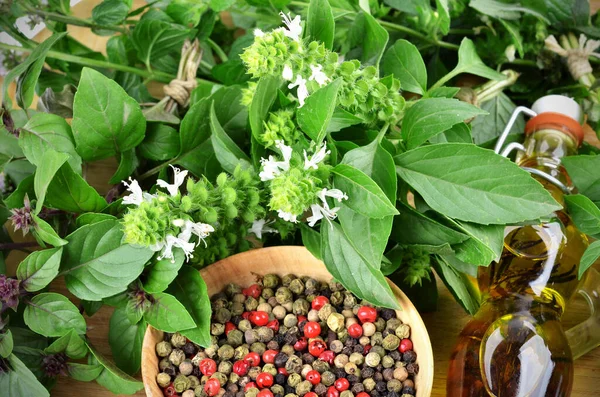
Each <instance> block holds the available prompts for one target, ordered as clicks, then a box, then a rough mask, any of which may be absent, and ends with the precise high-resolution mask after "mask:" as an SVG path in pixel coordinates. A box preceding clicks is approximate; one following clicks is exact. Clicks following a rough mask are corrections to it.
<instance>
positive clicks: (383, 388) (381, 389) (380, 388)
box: [375, 381, 387, 393]
mask: <svg viewBox="0 0 600 397" xmlns="http://www.w3.org/2000/svg"><path fill="white" fill-rule="evenodd" d="M375 390H377V391H378V392H380V393H383V392H386V391H387V383H385V382H384V381H380V382H377V384H376V385H375Z"/></svg>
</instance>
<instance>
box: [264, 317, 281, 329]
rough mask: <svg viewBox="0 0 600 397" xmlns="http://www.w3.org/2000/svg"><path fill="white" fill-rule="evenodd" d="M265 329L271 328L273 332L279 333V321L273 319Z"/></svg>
mask: <svg viewBox="0 0 600 397" xmlns="http://www.w3.org/2000/svg"><path fill="white" fill-rule="evenodd" d="M267 328H271V329H272V330H273V332H278V331H279V320H277V319H275V320H273V321H270V322H269V323H268V324H267Z"/></svg>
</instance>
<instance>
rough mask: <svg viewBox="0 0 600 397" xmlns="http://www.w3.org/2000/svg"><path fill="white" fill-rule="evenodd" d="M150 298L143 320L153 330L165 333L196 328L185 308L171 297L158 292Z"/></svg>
mask: <svg viewBox="0 0 600 397" xmlns="http://www.w3.org/2000/svg"><path fill="white" fill-rule="evenodd" d="M186 282H187V280H186ZM152 298H153V302H152V305H151V306H150V308H149V309H148V310H146V312H145V313H144V320H146V321H147V322H148V324H150V325H151V326H153V327H154V328H156V329H159V330H161V331H165V332H177V331H183V330H187V329H190V328H194V327H195V326H196V323H195V322H194V319H193V318H192V316H191V315H190V313H189V312H188V311H187V310H186V308H185V306H183V304H182V303H181V302H179V301H178V300H177V298H175V297H174V296H173V295H169V294H166V293H164V292H159V293H157V294H153V295H152ZM209 319H210V318H209Z"/></svg>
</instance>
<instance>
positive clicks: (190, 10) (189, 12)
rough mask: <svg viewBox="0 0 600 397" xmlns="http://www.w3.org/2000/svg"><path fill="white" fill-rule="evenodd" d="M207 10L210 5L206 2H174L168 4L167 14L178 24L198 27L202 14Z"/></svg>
mask: <svg viewBox="0 0 600 397" xmlns="http://www.w3.org/2000/svg"><path fill="white" fill-rule="evenodd" d="M214 2H215V0H212V3H214ZM212 3H211V4H212ZM207 9H208V5H207V4H206V3H204V2H199V1H195V0H172V1H170V2H169V3H168V5H167V8H166V9H165V12H166V13H167V15H169V16H170V17H171V18H173V20H175V22H177V23H178V24H180V25H183V26H189V27H194V26H196V25H198V23H199V22H200V18H201V17H202V14H203V13H204V12H205V11H206V10H207Z"/></svg>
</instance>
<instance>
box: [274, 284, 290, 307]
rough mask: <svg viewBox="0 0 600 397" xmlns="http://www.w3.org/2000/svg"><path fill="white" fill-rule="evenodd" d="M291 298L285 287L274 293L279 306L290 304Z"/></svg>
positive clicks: (288, 290)
mask: <svg viewBox="0 0 600 397" xmlns="http://www.w3.org/2000/svg"><path fill="white" fill-rule="evenodd" d="M293 298H294V297H293V295H292V291H290V289H289V288H287V287H279V288H277V291H276V292H275V299H277V303H279V304H280V305H283V304H285V303H290V302H292V299H293Z"/></svg>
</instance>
